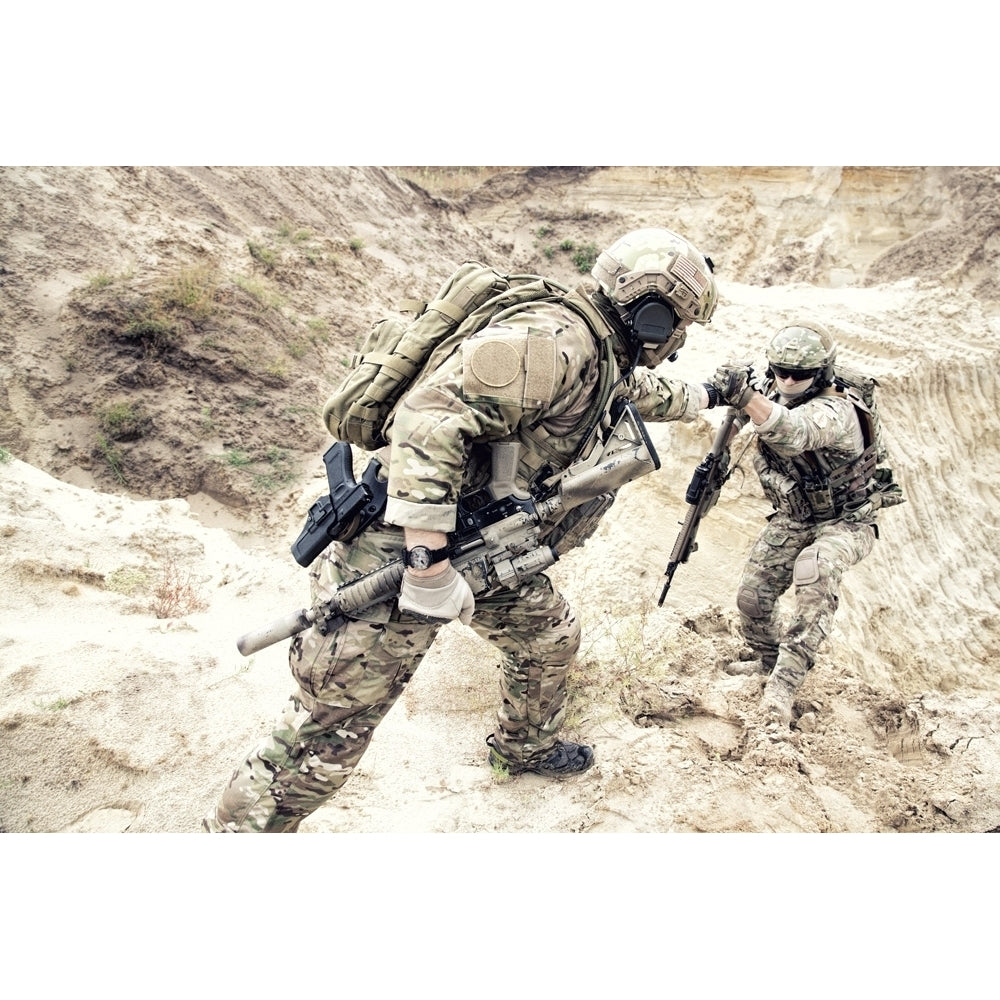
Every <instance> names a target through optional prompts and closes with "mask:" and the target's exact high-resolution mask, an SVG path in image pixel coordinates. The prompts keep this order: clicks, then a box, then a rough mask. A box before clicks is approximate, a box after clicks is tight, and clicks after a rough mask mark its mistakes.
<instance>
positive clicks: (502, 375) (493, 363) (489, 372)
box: [469, 340, 521, 389]
mask: <svg viewBox="0 0 1000 1000" xmlns="http://www.w3.org/2000/svg"><path fill="white" fill-rule="evenodd" d="M469 369H470V371H471V372H472V374H473V375H475V377H476V378H477V379H478V381H479V382H481V383H482V384H483V385H484V386H490V387H491V388H494V389H502V388H503V387H504V386H508V385H510V384H511V382H513V381H514V379H516V378H517V377H518V375H520V374H521V355H520V354H519V353H518V352H517V351H516V350H515V348H514V347H512V346H511V345H510V344H508V343H505V342H504V341H502V340H484V341H482V342H481V343H479V344H476V345H475V348H474V350H473V351H471V352H470V356H469Z"/></svg>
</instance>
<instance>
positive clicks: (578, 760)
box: [486, 734, 594, 778]
mask: <svg viewBox="0 0 1000 1000" xmlns="http://www.w3.org/2000/svg"><path fill="white" fill-rule="evenodd" d="M486 745H487V746H488V747H489V748H490V752H489V762H490V767H492V768H493V770H495V771H500V772H501V773H503V774H508V775H510V776H511V777H512V778H513V777H516V776H517V775H519V774H539V775H541V776H542V777H543V778H572V777H574V776H576V775H577V774H583V772H584V771H586V770H588V769H589V768H590V766H591V765H592V764H593V763H594V751H593V750H592V749H591V748H590V747H588V746H584V745H583V744H582V743H567V742H564V741H563V740H556V743H555V745H554V746H553V747H551V748H550V749H549V750H543V751H542V752H541V753H540V754H537V755H536V756H534V757H529V758H528V760H523V761H517V760H511V759H510V758H509V757H507V756H505V755H504V754H502V753H501V752H500V751H499V750H498V749H497V745H496V739H495V737H494V736H493V735H492V734H491V735H489V736H487V737H486Z"/></svg>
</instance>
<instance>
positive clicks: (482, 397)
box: [385, 303, 701, 532]
mask: <svg viewBox="0 0 1000 1000" xmlns="http://www.w3.org/2000/svg"><path fill="white" fill-rule="evenodd" d="M598 359H599V347H598V343H597V341H596V339H595V335H594V334H593V333H592V332H591V330H590V328H589V327H588V325H587V324H586V323H585V322H584V321H583V320H582V318H581V317H580V316H579V315H578V314H577V313H575V312H573V311H572V310H570V309H568V308H567V307H565V306H562V305H560V304H555V303H538V304H532V305H529V306H526V307H525V308H524V310H523V311H521V312H519V313H516V314H514V315H513V316H508V317H507V318H506V319H505V320H504V321H503V323H502V325H492V326H489V327H487V328H485V329H484V330H481V331H480V332H479V333H477V334H475V335H474V336H472V337H470V338H469V339H468V340H467V341H466V342H464V343H463V345H462V348H461V350H459V351H457V352H456V353H455V354H453V355H452V356H451V357H450V358H449V359H448V360H447V361H445V363H444V364H443V365H442V366H441V367H440V368H439V369H438V370H437V371H436V372H434V373H433V374H432V375H431V376H430V377H429V378H428V379H427V380H426V381H424V382H422V383H421V384H420V385H418V386H417V387H415V388H414V389H413V390H412V391H411V392H410V393H408V394H407V396H406V397H405V398H404V399H403V400H402V402H401V403H400V404H399V407H398V408H397V410H396V413H395V417H394V421H393V425H392V431H391V440H390V447H389V455H388V466H389V472H388V475H389V484H388V492H389V499H388V504H387V508H386V513H385V520H386V521H388V522H389V523H390V524H395V525H398V526H400V527H412V528H424V529H427V530H432V531H444V532H448V531H452V530H454V527H455V517H456V510H457V502H458V497H459V495H460V493H461V492H462V491H463V490H465V489H468V488H470V487H472V486H478V485H481V482H476V481H475V480H476V478H477V477H482V474H483V470H484V468H488V457H486V455H484V452H485V451H488V449H486V448H484V446H488V445H489V443H491V442H494V441H501V440H518V441H520V443H521V444H522V455H523V456H524V458H523V459H522V461H521V462H520V463H519V466H518V480H519V481H523V483H524V484H526V483H527V481H528V480H529V479H530V477H531V471H532V470H536V469H538V468H539V466H540V465H541V457H540V456H539V454H538V452H539V451H540V450H544V453H545V454H544V462H545V463H546V464H547V465H548V466H549V468H550V469H551V471H552V472H560V471H562V470H563V469H564V468H566V467H567V466H568V465H569V464H570V463H571V462H572V461H573V459H574V458H575V457H576V453H577V451H578V449H579V447H580V445H581V442H582V441H583V439H584V438H585V436H586V434H587V432H588V431H589V430H590V427H588V426H585V425H584V426H581V421H583V419H584V417H585V415H586V413H587V411H588V409H590V406H591V403H592V402H593V399H594V395H595V393H596V392H597V391H598V383H599V372H598ZM613 375H614V379H615V380H617V378H618V375H619V372H618V371H617V370H616V371H615V372H614V373H613ZM615 394H616V395H621V396H626V397H627V398H629V399H631V400H632V401H633V402H634V403H635V404H636V407H637V408H638V410H639V412H640V414H641V415H642V416H643V418H645V419H646V420H651V421H662V420H694V419H695V416H696V415H697V413H698V409H699V407H700V405H701V387H700V386H693V385H688V384H687V383H685V382H681V381H676V380H669V379H664V378H661V377H659V376H657V375H656V374H655V372H654V371H652V370H650V369H646V368H640V369H637V370H635V371H634V372H633V373H632V374H631V375H630V376H629V378H628V379H626V380H625V381H624V382H623V383H622V384H621V385H619V386H618V387H617V388H616V390H615ZM532 458H534V461H532Z"/></svg>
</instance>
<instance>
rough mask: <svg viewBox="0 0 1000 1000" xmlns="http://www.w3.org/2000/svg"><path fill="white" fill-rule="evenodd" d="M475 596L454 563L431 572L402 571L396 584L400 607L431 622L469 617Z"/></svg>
mask: <svg viewBox="0 0 1000 1000" xmlns="http://www.w3.org/2000/svg"><path fill="white" fill-rule="evenodd" d="M475 607H476V599H475V598H474V597H473V596H472V588H471V587H470V586H469V582H468V581H467V580H466V579H465V577H464V576H462V574H461V573H459V572H458V570H456V569H455V567H454V566H446V567H445V568H444V569H443V570H441V572H440V573H435V574H434V575H433V576H414V575H413V574H412V573H404V574H403V582H402V585H401V586H400V588H399V610H400V611H408V612H409V613H410V614H411V615H416V616H417V617H418V618H423V619H424V620H426V621H432V622H450V621H453V620H454V619H455V618H457V619H458V620H459V621H460V622H461V623H462V624H463V625H468V624H470V623H471V621H472V612H473V611H474V610H475Z"/></svg>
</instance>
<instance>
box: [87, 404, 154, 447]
mask: <svg viewBox="0 0 1000 1000" xmlns="http://www.w3.org/2000/svg"><path fill="white" fill-rule="evenodd" d="M97 424H98V426H99V427H100V428H101V430H102V431H103V432H104V434H105V435H107V437H108V438H110V439H111V440H112V441H138V440H139V438H142V437H145V436H146V434H147V433H149V429H150V428H151V427H152V426H153V418H152V417H151V416H149V414H147V413H146V412H145V411H144V410H143V408H142V405H141V404H139V405H133V404H132V403H130V402H128V401H127V400H126V401H122V402H117V403H108V404H107V405H106V406H103V407H101V408H100V409H99V410H98V411H97Z"/></svg>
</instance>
